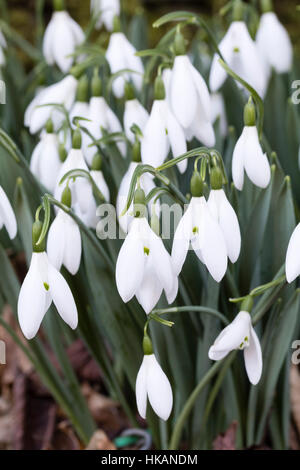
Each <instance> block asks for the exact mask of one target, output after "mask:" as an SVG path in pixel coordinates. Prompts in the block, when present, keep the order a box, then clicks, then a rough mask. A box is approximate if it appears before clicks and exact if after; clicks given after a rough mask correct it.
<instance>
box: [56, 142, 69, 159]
mask: <svg viewBox="0 0 300 470" xmlns="http://www.w3.org/2000/svg"><path fill="white" fill-rule="evenodd" d="M58 153H59V159H60V161H61V162H62V163H64V162H65V161H66V159H67V156H68V152H67V151H66V148H65V146H64V144H59V149H58Z"/></svg>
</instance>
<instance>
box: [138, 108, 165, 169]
mask: <svg viewBox="0 0 300 470" xmlns="http://www.w3.org/2000/svg"><path fill="white" fill-rule="evenodd" d="M166 106H167V105H166V102H165V101H164V100H156V101H154V103H153V106H152V111H151V114H150V118H149V120H148V122H147V125H146V127H145V130H144V136H143V138H142V142H141V154H142V161H143V163H145V164H148V165H152V166H154V167H157V166H159V165H161V164H162V163H163V162H164V160H165V159H166V157H167V155H168V152H169V140H168V136H167V131H166V127H167V122H166V113H167V108H166Z"/></svg>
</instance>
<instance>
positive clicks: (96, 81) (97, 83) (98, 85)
mask: <svg viewBox="0 0 300 470" xmlns="http://www.w3.org/2000/svg"><path fill="white" fill-rule="evenodd" d="M92 96H102V80H101V78H100V76H99V73H98V69H95V70H94V75H93V78H92Z"/></svg>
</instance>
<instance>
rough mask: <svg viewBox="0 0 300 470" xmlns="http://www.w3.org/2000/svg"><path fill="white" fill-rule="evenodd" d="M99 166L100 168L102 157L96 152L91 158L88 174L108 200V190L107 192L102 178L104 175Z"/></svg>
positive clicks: (107, 200)
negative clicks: (90, 167)
mask: <svg viewBox="0 0 300 470" xmlns="http://www.w3.org/2000/svg"><path fill="white" fill-rule="evenodd" d="M101 168H102V157H101V155H100V153H96V155H95V156H94V158H93V163H92V169H91V171H90V175H91V177H92V178H93V180H94V182H95V184H96V186H97V188H98V189H99V191H100V192H101V193H102V195H103V196H104V199H105V201H106V202H109V201H110V192H109V188H108V186H107V183H106V181H105V179H104V175H103V172H102V170H101Z"/></svg>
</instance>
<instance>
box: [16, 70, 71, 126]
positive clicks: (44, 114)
mask: <svg viewBox="0 0 300 470" xmlns="http://www.w3.org/2000/svg"><path fill="white" fill-rule="evenodd" d="M77 85H78V81H77V80H76V78H75V77H73V75H67V76H66V77H65V78H63V79H62V80H61V81H60V82H58V83H55V84H54V85H51V86H49V87H47V88H44V89H42V90H41V91H39V93H38V94H37V95H36V96H35V98H34V99H33V100H32V102H31V103H30V104H29V106H28V107H27V110H26V112H25V119H24V122H25V126H26V127H29V130H30V132H31V134H36V133H37V132H39V131H40V130H41V129H42V128H43V127H44V126H45V124H46V122H47V121H48V119H49V118H51V119H52V121H53V125H54V130H55V131H56V130H58V129H59V127H60V126H61V124H62V122H63V121H64V119H65V117H64V114H63V113H62V112H61V111H59V110H58V109H57V108H55V106H44V105H48V104H60V105H64V106H65V108H66V110H67V111H70V109H71V108H72V105H73V103H74V101H75V96H76V89H77Z"/></svg>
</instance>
